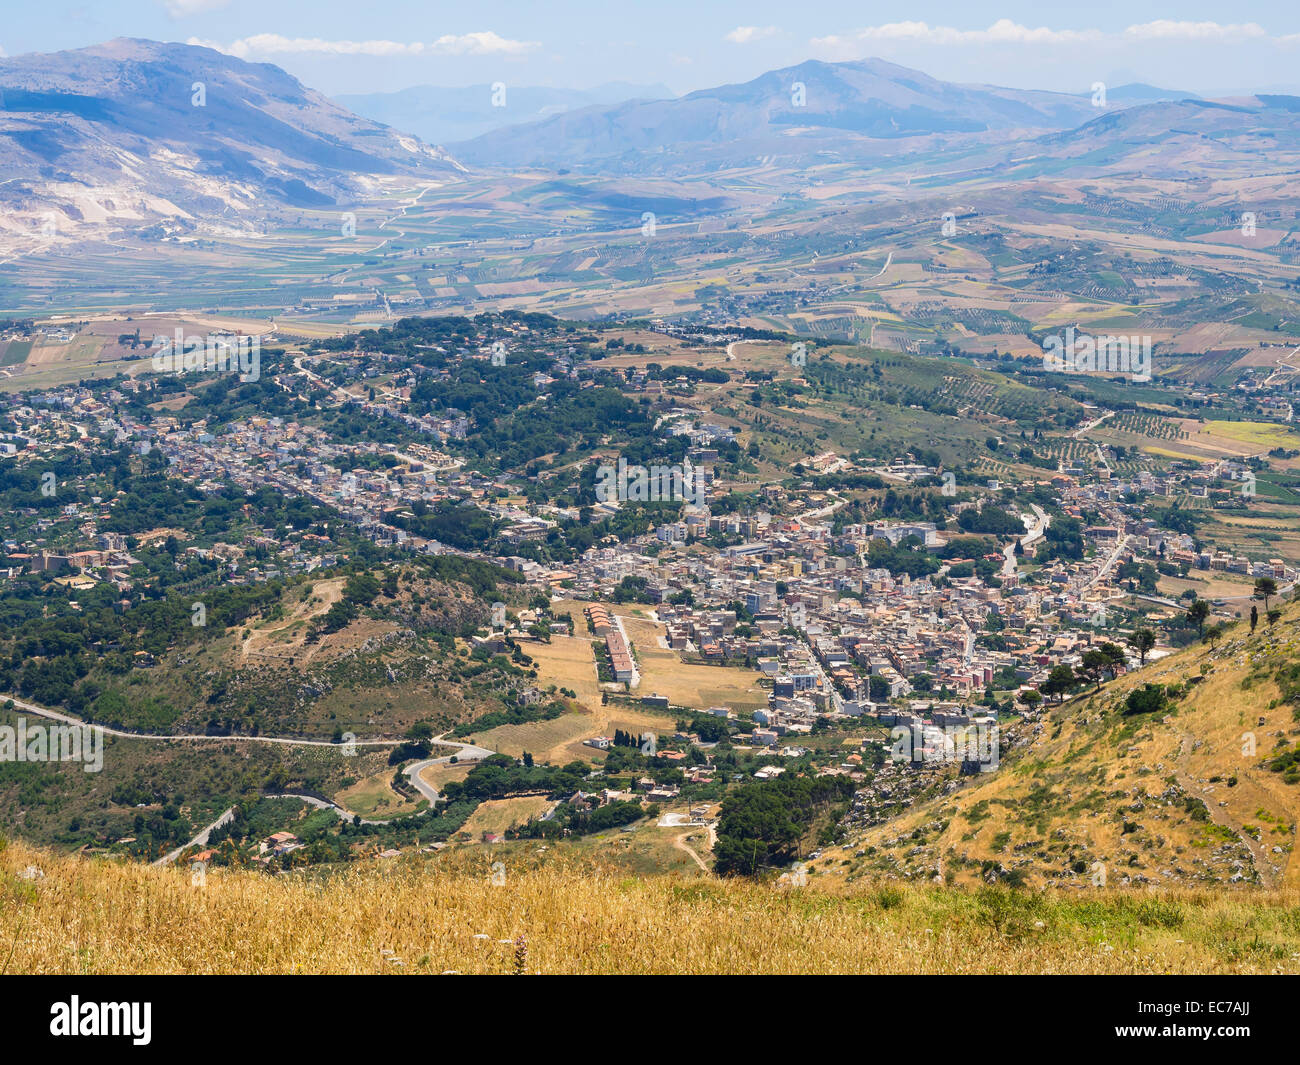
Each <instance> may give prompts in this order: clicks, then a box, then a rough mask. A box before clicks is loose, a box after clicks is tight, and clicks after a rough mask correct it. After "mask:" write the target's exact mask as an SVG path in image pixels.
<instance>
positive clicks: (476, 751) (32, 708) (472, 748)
mask: <svg viewBox="0 0 1300 1065" xmlns="http://www.w3.org/2000/svg"><path fill="white" fill-rule="evenodd" d="M0 700H3V701H5V702H8V703H12V705H13V707H14V709H16V710H22V711H24V712H26V713H29V714H35V715H36V716H37V717H43V718H47V719H48V720H50V721H58V722H60V723H61V724H65V725H84V726H85V727H87V728H97V729H99V730H100V731H101V732H103V733H104V735H106V736H120V737H122V738H123V739H129V740H154V741H156V742H167V741H176V740H210V741H211V740H215V741H218V742H224V743H228V742H231V741H239V742H244V743H278V744H281V745H283V746H287V747H339V746H341V744H337V743H335V742H334V741H333V740H302V739H293V738H289V737H284V736H206V735H191V734H177V735H171V734H166V733H158V732H128V731H126V730H125V729H115V728H110V727H109V726H107V725H97V724H95V723H94V722H92V721H85V720H83V719H82V718H79V717H72V716H71V715H69V714H61V713H59V712H58V711H57V710H49V709H47V708H45V707H43V706H37V705H36V704H35V703H29V702H27V701H26V700H24V699H16V698H14V697H13V696H0ZM401 742H402V741H401V740H353V741H351V744H352V746H354V747H396V746H397V745H398V744H399V743H401ZM430 742H432V743H434V744H436V745H438V746H441V747H454V748H456V753H455V754H447V755H442V756H441V757H438V758H426V759H424V760H423V761H420V762H412V763H411V764H410V765H408V766H407V767H406V768H405V769H404V770H402V773H403V774H404V775H405V776H406V777H408V778H409V779H410V781H411V786H412V787H413V788H415V790H416V791H418V792H419V793H420V794H421V795H423V796H424V797H425V798H426V799H428V800H429V807H428V810H426V811H425V812H426V813H427V812H428V811H429V810H432V809H433V808H434V806H436V805H437V802H438V799H439V795H438V789H437V788H435V787H433V785H431V784H428V783H426V782H425V781H424V780H422V779H421V778H420V772H421V771H422V770H423V769H425V768H426V767H428V766H431V765H443V764H445V763H450V762H451V760H452V759H453V758H454V759H455V760H456V761H457V762H479V761H482V760H483V759H484V758H490V757H491V756H492V755H494V754H495V753H496V752H495V751H491V750H488V748H486V747H479V746H477V745H475V744H473V743H461V742H460V741H459V740H448V739H444V738H443V737H442V736H435V737H434V738H433V739H432V740H431V741H430ZM268 794H270V793H268ZM273 794H274V795H275V796H277V797H281V798H293V799H301V800H302V801H303V802H306V803H309V804H310V805H312V806H315V807H317V808H318V809H322V810H323V809H332V810H333V811H334V812H335V813H336V814H338V815H339V817H340V818H342V819H343V820H345V821H351V820H352V819H353V818H354V817H356V815H355V814H354V813H353V812H352V811H351V810H348V809H347V808H346V807H343V806H340V805H339V804H338V803H336V802H333V801H331V800H329V799H322V798H320V797H319V796H316V795H307V794H305V793H303V792H296V791H278V792H275V793H273ZM234 815H235V808H234V807H233V806H232V807H230V808H229V809H227V810H226V811H225V812H224V813H223V814H222V815H221V816H220V817H218V818H217V819H216V820H215V821H213V822H212V824H210V825H207V826H206V827H205V828H203V829H201V830H200V831H199V832H198V833H197V834H196V835H195V836H194V838H193V839H191V840H190V841H189V842H188V843H186V844H184V845H183V846H181V847H177V848H176V849H175V850H173V851H169V852H168V853H167V854H165V855H163V856H162V857H161V858H159V859H157V860H156V861H155V862H154V863H153V864H154V865H168V864H170V863H171V862H174V861H175V860H176V859H177V858H178V857H179V856H180V855H181V854H182V853H184V851H185V850H186V849H187V848H189V847H197V846H202V845H203V844H205V843H207V841H208V837H209V835H210V834H211V833H212V831H213V829H217V828H220V827H221V826H222V825H225V824H227V823H229V821H230V820H231V819H232V818H233V817H234ZM361 824H363V825H378V824H383V821H372V820H367V819H365V818H362V819H361Z"/></svg>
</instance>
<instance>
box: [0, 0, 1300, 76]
mask: <svg viewBox="0 0 1300 1065" xmlns="http://www.w3.org/2000/svg"><path fill="white" fill-rule="evenodd" d="M5 6H6V8H7V10H6V12H5V15H4V18H3V19H0V53H2V54H4V55H10V56H12V55H18V54H21V53H24V52H49V51H57V50H60V49H65V48H80V47H84V46H86V45H91V44H96V43H99V42H100V41H104V40H108V39H110V38H112V37H123V36H125V37H147V38H151V39H154V40H163V41H179V42H186V41H188V42H191V43H196V44H206V45H209V46H210V47H215V48H219V49H220V50H222V51H225V52H229V53H230V54H232V55H237V56H239V57H241V58H245V59H249V60H255V61H263V62H272V63H275V64H277V65H278V66H281V67H283V68H284V69H286V70H287V71H289V72H290V73H291V74H294V75H295V76H296V77H298V78H300V79H301V80H302V81H304V82H305V83H306V84H308V85H310V86H311V87H313V88H316V89H319V90H321V91H322V92H325V93H327V94H330V95H337V94H340V93H354V92H380V91H393V90H397V89H402V88H406V87H409V86H412V85H439V86H459V85H477V84H484V83H491V82H496V81H501V82H504V83H505V84H507V85H517V86H522V85H547V86H554V87H567V88H583V89H585V88H591V87H594V86H596V85H600V84H603V83H606V82H611V81H626V82H633V83H636V84H641V85H666V86H667V87H668V88H669V89H671V90H672V91H674V92H678V93H681V92H688V91H690V90H692V89H699V88H706V87H709V86H713V85H721V84H726V83H731V82H740V81H747V80H749V79H750V78H753V77H757V76H758V75H759V74H761V73H763V72H764V71H767V70H772V69H776V68H780V67H784V66H790V65H793V64H795V63H798V62H802V61H803V60H805V59H824V60H832V61H835V60H848V59H861V58H867V57H871V56H881V57H883V58H885V59H889V60H891V61H893V62H896V63H900V64H902V65H904V66H910V67H915V68H917V69H919V70H923V71H925V72H926V73H927V74H930V75H932V76H934V77H937V78H941V79H943V80H946V81H958V82H983V83H990V84H996V85H1008V86H1013V87H1016V88H1042V89H1054V90H1057V91H1062V92H1087V91H1089V89H1090V86H1091V85H1092V84H1093V83H1094V82H1097V81H1101V82H1104V83H1106V84H1107V85H1109V86H1117V85H1122V84H1126V83H1129V82H1135V81H1139V82H1146V83H1148V84H1153V85H1159V86H1161V87H1163V88H1169V89H1177V90H1184V91H1189V92H1194V93H1198V94H1201V95H1220V96H1222V95H1236V94H1243V93H1249V92H1255V91H1263V92H1282V93H1294V94H1296V95H1300V4H1297V3H1296V2H1295V0H1238V2H1236V3H1233V4H1227V3H1223V2H1219V3H1214V2H1207V0H1180V2H1179V3H1177V4H1174V5H1171V4H1167V3H1166V4H1160V3H1149V2H1147V0H1130V2H1127V3H1124V4H1122V5H1121V4H1117V5H1114V7H1110V8H1108V7H1106V6H1103V5H1101V4H1096V3H1089V4H1082V3H1078V2H1074V3H1060V2H1052V0H1023V2H1014V3H996V4H993V3H985V2H983V0H945V2H939V3H926V2H924V0H909V2H908V3H893V4H880V3H862V2H861V0H745V2H743V3H735V2H731V0H613V2H611V0H476V2H475V0H470V2H466V0H458V2H455V3H448V2H444V0H365V2H360V0H105V2H93V0H71V2H65V0H44V2H41V3H25V4H21V5H20V4H18V2H17V0H6V5H5ZM1171 7H1172V8H1176V12H1175V11H1173V10H1171Z"/></svg>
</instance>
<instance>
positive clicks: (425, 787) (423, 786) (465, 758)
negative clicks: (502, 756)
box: [402, 736, 496, 809]
mask: <svg viewBox="0 0 1300 1065" xmlns="http://www.w3.org/2000/svg"><path fill="white" fill-rule="evenodd" d="M433 742H434V743H440V744H442V745H443V746H444V747H456V748H458V750H457V751H456V753H455V754H454V755H450V754H449V755H446V756H444V757H442V758H426V759H425V760H424V761H423V762H412V763H411V764H410V765H408V766H407V767H406V768H405V769H404V770H402V772H403V773H404V774H405V775H406V776H408V777H409V778H410V780H411V787H413V788H415V790H416V791H418V792H419V793H420V794H421V795H423V796H424V797H425V798H426V799H428V800H429V808H430V809H433V806H434V804H435V803H436V802H437V801H438V789H437V788H435V787H434V786H433V785H432V784H428V783H426V782H425V781H423V780H421V779H420V771H421V770H423V769H424V768H425V767H426V766H431V765H443V764H445V763H449V762H450V761H451V760H452V758H455V759H456V761H457V762H479V761H482V760H483V759H484V758H490V757H491V756H492V755H494V754H496V752H495V751H489V750H488V749H487V748H486V747H476V746H474V744H472V743H458V742H457V741H456V740H446V739H443V738H442V737H441V736H437V737H435V738H434V741H433Z"/></svg>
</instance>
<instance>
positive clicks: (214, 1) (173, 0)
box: [163, 0, 230, 18]
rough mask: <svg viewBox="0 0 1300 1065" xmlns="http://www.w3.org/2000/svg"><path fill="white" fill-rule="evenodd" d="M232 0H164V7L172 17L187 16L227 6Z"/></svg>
mask: <svg viewBox="0 0 1300 1065" xmlns="http://www.w3.org/2000/svg"><path fill="white" fill-rule="evenodd" d="M228 3H230V0H163V7H165V8H166V9H167V14H169V15H171V17H172V18H185V16H186V15H199V14H202V13H203V12H204V11H216V10H217V9H218V8H222V7H225V6H226V5H227V4H228Z"/></svg>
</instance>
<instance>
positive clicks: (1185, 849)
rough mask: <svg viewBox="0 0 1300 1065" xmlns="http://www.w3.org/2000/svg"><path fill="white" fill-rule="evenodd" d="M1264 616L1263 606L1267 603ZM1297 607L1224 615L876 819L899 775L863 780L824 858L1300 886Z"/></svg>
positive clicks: (942, 872) (899, 868) (910, 873)
mask: <svg viewBox="0 0 1300 1065" xmlns="http://www.w3.org/2000/svg"><path fill="white" fill-rule="evenodd" d="M1261 615H1262V611H1261ZM1298 648H1300V606H1297V605H1294V604H1293V605H1291V606H1289V607H1288V608H1286V610H1285V612H1284V614H1283V616H1282V618H1281V619H1280V620H1279V621H1278V622H1277V623H1276V625H1275V626H1274V627H1272V628H1271V629H1270V628H1269V626H1268V625H1267V624H1266V623H1265V622H1264V621H1262V620H1261V622H1260V626H1259V629H1258V631H1257V632H1256V633H1255V634H1254V635H1251V634H1250V632H1249V625H1248V624H1247V623H1246V622H1238V623H1237V624H1235V625H1233V626H1231V627H1229V628H1228V630H1227V631H1226V633H1225V634H1224V636H1223V637H1222V638H1221V639H1220V640H1219V641H1217V646H1215V647H1211V646H1208V645H1194V646H1192V647H1189V648H1187V649H1185V650H1183V651H1180V652H1178V653H1176V654H1173V655H1170V656H1168V657H1167V658H1164V659H1161V660H1160V661H1157V662H1154V663H1151V664H1149V665H1148V666H1147V667H1146V668H1145V669H1142V670H1138V671H1135V672H1134V673H1133V674H1131V675H1128V676H1123V677H1120V678H1119V679H1117V680H1115V681H1112V682H1110V683H1108V684H1103V685H1102V687H1101V690H1100V691H1097V692H1092V693H1089V694H1085V695H1080V696H1078V697H1076V698H1073V699H1070V700H1068V701H1066V702H1063V703H1062V704H1060V705H1053V706H1051V707H1050V708H1049V709H1046V710H1040V711H1039V712H1038V713H1037V714H1036V715H1032V716H1031V717H1030V719H1028V720H1026V721H1025V722H1024V723H1023V724H1019V725H1013V726H1011V727H1010V728H1008V729H1006V730H1005V733H1006V735H1005V737H1004V743H1005V742H1007V741H1009V743H1010V749H1009V750H1007V751H1006V752H1005V753H1004V755H1003V758H1002V765H1001V768H1000V769H999V770H998V772H997V773H995V774H992V775H991V776H989V777H980V778H975V779H972V778H969V777H966V778H960V777H957V776H956V773H955V770H942V769H936V770H925V771H924V772H927V773H930V774H931V779H930V780H929V781H928V782H927V784H928V787H927V789H926V794H927V797H926V798H925V799H924V800H923V801H920V802H917V803H915V804H914V805H912V806H911V807H910V808H908V809H906V810H905V811H904V812H903V813H902V814H901V816H899V817H896V818H894V819H891V820H887V821H883V822H881V821H880V816H881V814H882V812H883V810H884V806H883V805H882V804H883V802H884V800H885V799H886V798H887V795H885V793H884V792H883V791H882V789H884V788H888V787H889V786H890V784H891V783H892V784H893V786H895V787H896V786H897V783H898V779H897V777H895V778H892V779H891V778H890V777H888V776H885V775H882V777H881V778H879V779H878V780H877V781H876V782H874V783H873V785H872V786H871V787H869V788H868V789H866V790H864V791H862V792H860V793H859V794H858V797H857V801H856V805H855V810H854V813H853V814H852V815H851V816H850V819H849V824H850V833H849V839H848V841H847V842H845V843H844V844H843V845H842V846H840V847H837V848H835V849H834V850H828V851H827V852H826V853H825V854H823V856H822V858H821V859H820V860H819V862H818V865H819V866H821V867H822V868H824V869H825V868H828V867H830V868H833V869H834V870H835V872H836V873H837V874H842V875H844V876H845V877H846V878H847V879H850V880H852V879H854V878H855V877H857V876H868V877H873V876H880V875H891V876H899V877H902V878H904V879H921V880H928V879H934V878H936V877H937V878H939V879H941V880H943V881H946V882H950V883H951V882H964V881H977V880H979V879H981V878H982V879H985V880H993V881H996V880H1011V881H1012V882H1016V881H1020V880H1022V879H1023V880H1025V881H1027V882H1029V883H1033V884H1059V885H1061V886H1066V887H1073V888H1086V887H1087V886H1089V884H1090V883H1091V882H1092V880H1093V878H1094V876H1095V875H1096V874H1097V872H1098V870H1097V868H1096V865H1095V863H1101V864H1102V865H1103V866H1104V867H1105V875H1106V877H1107V881H1108V883H1110V884H1112V885H1150V886H1155V885H1167V884H1171V883H1197V882H1216V883H1243V884H1253V885H1259V886H1263V887H1276V886H1286V887H1295V886H1297V885H1300V863H1297V862H1295V861H1294V860H1293V854H1292V850H1293V847H1294V843H1295V825H1296V820H1297V817H1298V816H1300V781H1298V780H1297V777H1298V776H1300V774H1297V772H1296V770H1295V764H1296V761H1295V752H1297V751H1300V743H1297V737H1300V726H1298V725H1297V720H1298V718H1297V690H1296V679H1295V673H1296V662H1297V649H1298ZM1148 684H1159V685H1163V686H1167V687H1172V688H1174V689H1175V690H1176V692H1177V694H1175V695H1173V696H1171V697H1170V698H1169V702H1168V706H1167V707H1166V708H1164V709H1162V710H1160V711H1158V712H1156V713H1138V714H1128V713H1125V706H1124V704H1125V702H1126V700H1127V698H1128V695H1129V693H1130V692H1132V691H1134V690H1135V689H1138V688H1141V687H1143V686H1144V685H1148Z"/></svg>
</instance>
